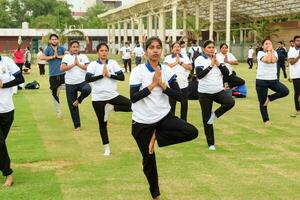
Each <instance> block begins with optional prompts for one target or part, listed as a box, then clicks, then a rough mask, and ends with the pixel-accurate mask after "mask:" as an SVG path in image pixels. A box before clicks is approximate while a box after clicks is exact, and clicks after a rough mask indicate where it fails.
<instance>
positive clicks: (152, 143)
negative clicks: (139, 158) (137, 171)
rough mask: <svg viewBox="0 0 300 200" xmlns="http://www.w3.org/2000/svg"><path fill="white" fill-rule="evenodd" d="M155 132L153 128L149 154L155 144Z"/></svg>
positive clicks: (151, 152)
mask: <svg viewBox="0 0 300 200" xmlns="http://www.w3.org/2000/svg"><path fill="white" fill-rule="evenodd" d="M155 132H156V131H155V130H154V132H153V135H152V138H151V140H150V143H149V154H153V152H154V145H155V141H156V136H155Z"/></svg>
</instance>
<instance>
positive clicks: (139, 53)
mask: <svg viewBox="0 0 300 200" xmlns="http://www.w3.org/2000/svg"><path fill="white" fill-rule="evenodd" d="M133 51H134V54H135V56H136V57H143V55H144V50H143V48H142V47H135V48H134V50H133Z"/></svg>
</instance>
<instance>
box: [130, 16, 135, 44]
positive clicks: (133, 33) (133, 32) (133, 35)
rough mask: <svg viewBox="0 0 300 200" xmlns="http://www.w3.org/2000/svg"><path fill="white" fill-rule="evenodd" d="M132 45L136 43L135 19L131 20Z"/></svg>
mask: <svg viewBox="0 0 300 200" xmlns="http://www.w3.org/2000/svg"><path fill="white" fill-rule="evenodd" d="M131 43H132V44H134V43H135V28H134V19H133V18H132V19H131Z"/></svg>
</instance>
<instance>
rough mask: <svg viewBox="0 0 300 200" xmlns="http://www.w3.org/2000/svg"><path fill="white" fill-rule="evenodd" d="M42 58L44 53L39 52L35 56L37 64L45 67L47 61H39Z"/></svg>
mask: <svg viewBox="0 0 300 200" xmlns="http://www.w3.org/2000/svg"><path fill="white" fill-rule="evenodd" d="M42 56H44V53H43V52H42V51H39V52H38V54H37V55H36V58H37V63H38V64H42V65H45V64H46V62H47V61H46V60H41V57H42Z"/></svg>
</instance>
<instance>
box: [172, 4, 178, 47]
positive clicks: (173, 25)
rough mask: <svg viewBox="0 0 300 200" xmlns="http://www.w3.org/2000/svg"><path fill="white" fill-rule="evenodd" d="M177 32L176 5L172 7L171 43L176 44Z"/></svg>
mask: <svg viewBox="0 0 300 200" xmlns="http://www.w3.org/2000/svg"><path fill="white" fill-rule="evenodd" d="M176 31H177V3H174V4H173V5H172V43H173V42H176V40H177V39H176Z"/></svg>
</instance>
